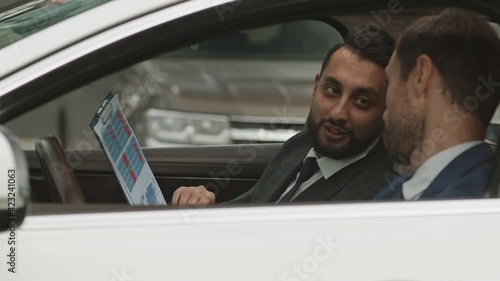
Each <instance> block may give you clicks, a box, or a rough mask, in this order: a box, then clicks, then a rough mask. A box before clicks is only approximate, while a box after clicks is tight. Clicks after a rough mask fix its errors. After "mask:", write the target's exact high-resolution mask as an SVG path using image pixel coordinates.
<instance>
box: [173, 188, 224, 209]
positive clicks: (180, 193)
mask: <svg viewBox="0 0 500 281" xmlns="http://www.w3.org/2000/svg"><path fill="white" fill-rule="evenodd" d="M214 203H215V194H214V193H213V192H210V191H208V190H207V189H206V188H205V187H204V186H203V185H200V186H181V187H179V188H177V190H176V191H175V192H174V195H173V196H172V205H174V206H207V205H212V204H214Z"/></svg>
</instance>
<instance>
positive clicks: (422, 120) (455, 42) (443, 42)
mask: <svg viewBox="0 0 500 281" xmlns="http://www.w3.org/2000/svg"><path fill="white" fill-rule="evenodd" d="M386 76H387V79H388V83H389V85H388V90H387V98H386V106H387V109H386V112H385V113H384V121H385V132H384V142H385V145H386V148H387V150H388V152H389V154H390V156H391V158H392V159H393V160H394V161H396V162H399V163H404V164H408V165H410V167H411V171H414V172H409V173H407V174H405V175H403V176H401V177H398V178H396V179H395V180H393V181H392V182H390V183H389V184H387V185H386V186H385V187H384V188H383V189H382V190H381V191H380V192H379V193H378V194H377V195H376V197H375V199H379V200H387V199H399V200H418V199H428V198H479V197H483V196H484V194H485V191H486V185H487V179H488V174H489V171H490V169H491V165H492V155H493V152H492V150H491V149H490V147H489V146H488V144H486V143H484V142H483V140H484V137H485V130H486V127H487V126H488V124H489V122H490V119H491V118H492V116H493V114H494V112H495V110H496V108H497V106H498V103H499V99H500V91H499V87H498V86H500V40H499V39H498V37H497V34H496V33H495V31H494V30H493V28H492V27H491V26H490V25H489V24H488V22H487V21H486V20H485V19H484V18H482V17H480V16H478V15H476V14H472V13H469V12H466V11H463V10H458V9H448V10H445V11H443V12H442V13H441V14H439V15H435V16H427V17H424V18H421V19H419V20H418V21H416V22H415V23H414V24H412V25H411V26H409V27H408V29H407V30H406V31H405V32H403V34H402V35H401V37H400V39H399V41H398V43H397V45H396V51H395V52H394V54H393V55H392V57H391V60H390V62H389V65H388V66H387V68H386ZM497 81H498V82H497Z"/></svg>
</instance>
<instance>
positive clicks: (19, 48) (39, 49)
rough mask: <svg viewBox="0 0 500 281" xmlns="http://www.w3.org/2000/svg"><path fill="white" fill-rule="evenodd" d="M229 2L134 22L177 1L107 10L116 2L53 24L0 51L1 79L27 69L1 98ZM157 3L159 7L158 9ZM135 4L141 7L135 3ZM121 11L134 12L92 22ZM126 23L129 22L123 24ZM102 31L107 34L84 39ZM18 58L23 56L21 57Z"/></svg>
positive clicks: (0, 88)
mask: <svg viewBox="0 0 500 281" xmlns="http://www.w3.org/2000/svg"><path fill="white" fill-rule="evenodd" d="M121 1H125V2H127V1H128V0H121ZM231 1H232V0H213V1H205V0H195V1H188V2H184V3H180V4H178V5H175V6H173V7H169V8H167V9H162V10H160V11H156V12H152V13H151V14H148V15H146V16H143V17H139V18H137V19H134V20H130V19H132V18H134V17H135V16H137V15H140V14H144V13H147V12H151V10H152V9H154V8H155V7H162V6H167V5H168V4H173V3H175V2H176V1H174V0H155V1H154V2H156V3H157V5H156V6H153V5H152V6H146V7H138V6H133V5H132V4H130V5H123V6H119V7H120V8H119V9H118V8H117V7H114V6H111V7H110V6H108V4H111V3H118V2H120V1H116V2H109V3H106V4H103V5H102V6H98V7H96V8H93V9H91V10H89V11H87V12H84V13H82V14H80V15H76V16H75V17H73V18H70V19H68V20H66V21H64V24H62V25H61V24H55V25H54V26H51V27H49V28H47V29H45V30H42V31H40V32H38V33H35V34H33V35H31V36H28V37H27V38H25V39H23V40H20V41H19V42H17V43H15V44H12V45H10V46H8V47H6V48H5V49H3V50H0V60H2V59H6V64H5V65H4V67H3V68H2V70H3V72H2V70H0V77H1V76H2V75H6V74H8V73H10V72H13V71H15V70H16V69H18V68H22V67H23V66H26V65H29V66H26V67H25V68H23V69H21V70H20V71H18V72H15V73H14V74H12V75H10V76H8V77H6V78H4V79H2V80H1V81H0V96H2V95H4V94H6V93H8V92H11V91H12V90H14V89H16V88H18V87H20V86H22V85H24V84H26V83H28V82H30V81H32V80H33V79H36V78H37V77H40V76H42V75H44V74H46V73H47V72H49V71H51V70H54V69H56V68H58V67H60V66H62V65H64V64H66V63H68V62H71V61H73V60H75V59H78V58H80V57H82V56H84V55H86V54H88V53H90V52H92V51H94V50H97V49H99V48H102V47H104V46H106V45H108V44H111V43H114V42H116V41H118V40H120V39H123V38H126V37H127V36H130V35H133V34H136V33H138V32H141V31H143V30H146V29H148V28H151V27H154V26H156V25H159V24H162V23H164V22H168V21H171V20H174V19H177V18H180V17H182V16H185V15H188V14H191V13H194V12H196V11H201V10H204V9H208V8H211V7H214V6H216V5H220V4H224V3H228V2H231ZM128 2H130V1H128ZM128 2H127V4H128ZM158 2H160V3H162V4H161V5H160V3H158ZM134 3H137V5H140V3H139V2H137V1H135V2H134ZM121 9H123V10H135V13H132V14H130V13H124V14H125V15H126V17H119V18H118V19H117V18H114V21H110V22H106V21H103V22H100V21H98V22H95V18H99V19H101V18H107V17H106V16H105V15H106V14H109V13H111V12H116V11H117V10H118V11H121ZM127 19H128V20H130V21H128V22H126V20H127ZM90 21H94V23H95V24H94V25H92V26H91V27H90V28H88V29H86V27H85V25H84V24H83V23H85V22H90ZM123 21H125V23H123V24H121V25H118V26H116V27H113V28H111V29H109V30H106V28H109V27H110V26H112V25H113V24H118V23H120V22H123ZM79 27H80V29H79ZM89 30H90V31H89ZM103 30H106V31H104V32H101V33H98V34H97V35H95V36H91V37H89V38H86V37H88V36H90V35H92V34H95V33H97V32H99V31H103ZM60 34H65V35H66V34H68V35H69V34H72V36H68V37H71V38H66V39H65V40H59V39H58V38H59V37H61V36H60ZM75 42H76V43H75ZM28 43H29V44H28ZM71 43H74V45H71V46H70V44H71ZM58 50H61V51H60V52H57V53H55V54H54V55H52V56H48V57H47V58H44V59H42V58H43V57H44V56H47V55H48V54H51V53H52V52H55V51H58ZM19 54H22V56H20V55H19ZM19 57H22V58H23V59H19Z"/></svg>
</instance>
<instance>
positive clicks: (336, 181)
mask: <svg viewBox="0 0 500 281" xmlns="http://www.w3.org/2000/svg"><path fill="white" fill-rule="evenodd" d="M384 154H385V148H384V144H383V142H382V140H380V141H379V142H378V143H377V144H376V145H375V147H374V148H373V149H372V150H371V151H370V152H369V153H368V155H366V156H365V157H363V158H361V159H359V160H358V161H356V162H354V163H352V164H351V165H349V166H347V167H344V168H343V169H342V170H340V171H338V172H337V173H335V174H333V175H332V176H331V177H329V178H328V179H327V180H325V179H324V178H322V179H321V180H318V181H317V182H315V183H314V184H313V185H311V186H310V187H308V188H307V189H306V190H304V191H303V192H302V193H301V194H299V195H298V196H297V197H296V198H295V199H294V200H293V202H307V201H327V200H329V199H331V198H332V197H335V196H336V195H337V194H338V193H339V192H340V191H342V190H343V189H344V188H345V187H346V186H347V185H348V184H349V182H350V181H351V180H352V179H353V178H354V177H356V176H357V175H358V174H359V173H361V172H362V171H364V170H365V169H367V168H368V167H369V166H370V165H371V163H372V162H373V161H374V160H376V159H378V158H379V157H383V155H384Z"/></svg>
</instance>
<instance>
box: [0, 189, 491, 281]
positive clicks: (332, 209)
mask: <svg viewBox="0 0 500 281" xmlns="http://www.w3.org/2000/svg"><path fill="white" fill-rule="evenodd" d="M499 218H500V200H499V199H490V200H461V201H459V200H457V201H446V202H430V201H428V202H407V203H364V204H338V205H335V204H332V205H310V206H282V207H275V206H273V207H241V208H220V209H218V208H214V209H191V210H165V211H141V212H123V213H101V214H80V215H54V216H31V217H27V218H26V221H25V223H24V225H23V226H22V227H21V229H20V230H18V233H17V235H18V244H19V246H18V253H17V256H18V263H19V264H18V267H17V273H16V274H10V273H8V272H6V271H5V270H4V271H0V278H1V279H2V280H13V281H14V280H37V279H38V277H40V276H43V277H44V278H49V277H50V280H52V281H57V280H75V281H76V280H103V281H104V280H106V281H108V280H186V281H188V280H189V281H191V280H199V281H200V280H349V281H358V280H359V281H382V280H387V281H388V280H392V281H395V280H401V281H402V280H407V281H409V280H413V281H497V280H499V278H500V270H499V269H498V266H497V265H498V260H500V244H499V243H497V240H498V237H500V227H499V226H498V225H497V224H496V223H495V222H498V221H499ZM5 239H6V235H5V234H0V240H1V241H5ZM294 266H296V269H295V270H296V271H295V272H298V271H297V268H299V269H300V270H301V273H302V278H301V277H300V274H299V273H294V271H293V270H294ZM49 272H50V274H48V273H49ZM306 275H307V277H306ZM118 276H122V277H121V279H120V278H119V277H118ZM124 276H125V277H124ZM6 278H7V279H6Z"/></svg>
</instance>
